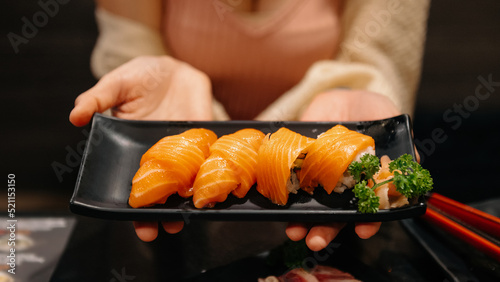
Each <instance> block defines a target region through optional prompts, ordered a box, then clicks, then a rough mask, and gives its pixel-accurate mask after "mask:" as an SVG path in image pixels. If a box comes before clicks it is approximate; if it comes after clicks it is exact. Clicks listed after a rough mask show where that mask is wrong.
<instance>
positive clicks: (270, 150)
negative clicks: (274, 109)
mask: <svg viewBox="0 0 500 282" xmlns="http://www.w3.org/2000/svg"><path fill="white" fill-rule="evenodd" d="M313 141H314V139H313V138H309V137H306V136H303V135H300V134H298V133H296V132H293V131H291V130H289V129H287V128H284V127H283V128H280V129H279V130H278V131H276V132H275V133H273V134H268V135H267V136H266V137H264V141H263V142H262V146H261V147H260V149H259V155H258V166H257V191H259V192H260V193H261V194H262V195H264V196H265V197H267V198H269V199H270V200H271V201H272V202H273V203H275V204H278V205H286V203H287V202H288V194H289V193H290V192H291V193H296V192H297V190H298V189H299V184H298V179H297V176H296V170H297V169H300V162H301V161H302V160H303V158H304V156H305V154H304V152H303V151H304V149H306V148H307V146H308V145H309V144H311V143H312V142H313Z"/></svg>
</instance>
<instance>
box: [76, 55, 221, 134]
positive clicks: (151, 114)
mask: <svg viewBox="0 0 500 282" xmlns="http://www.w3.org/2000/svg"><path fill="white" fill-rule="evenodd" d="M108 109H111V110H112V113H113V115H115V116H117V117H119V118H124V119H140V120H211V119H212V95H211V84H210V80H209V78H208V77H207V76H206V75H205V74H204V73H202V72H200V71H198V70H196V69H195V68H193V67H191V66H190V65H188V64H186V63H183V62H180V61H178V60H175V59H173V58H171V57H167V56H162V57H138V58H136V59H133V60H131V61H130V62H128V63H126V64H124V65H122V66H120V67H119V68H117V69H115V70H113V71H112V72H110V73H109V74H107V75H105V76H104V77H103V78H102V79H101V80H99V82H98V83H97V84H96V85H95V86H94V87H92V88H91V89H89V90H88V91H86V92H84V93H82V94H81V95H80V96H78V98H77V99H76V101H75V107H74V108H73V110H72V111H71V114H70V116H69V120H70V121H71V123H72V124H74V125H76V126H83V125H86V124H87V123H88V122H89V121H90V119H91V118H92V115H93V114H94V113H96V112H100V113H102V112H104V111H106V110H108Z"/></svg>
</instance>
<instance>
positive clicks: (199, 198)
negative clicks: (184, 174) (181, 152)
mask: <svg viewBox="0 0 500 282" xmlns="http://www.w3.org/2000/svg"><path fill="white" fill-rule="evenodd" d="M263 138H264V133H262V132H261V131H259V130H256V129H242V130H239V131H237V132H235V133H233V134H229V135H225V136H222V137H221V138H219V139H218V140H217V141H216V142H215V143H214V144H213V145H212V146H211V147H210V156H209V157H208V158H207V160H206V161H205V162H204V163H203V164H202V165H201V167H200V171H199V172H198V175H197V176H196V179H195V181H194V184H193V190H194V192H193V193H194V194H193V203H194V205H195V207H197V208H203V207H213V206H214V205H215V203H217V202H224V201H225V200H226V199H227V196H228V195H229V193H232V194H233V195H235V196H236V197H238V198H243V197H245V195H246V194H247V192H248V190H250V188H251V187H252V186H253V185H254V184H255V181H256V176H255V168H256V166H257V151H258V149H259V147H260V145H261V143H262V139H263Z"/></svg>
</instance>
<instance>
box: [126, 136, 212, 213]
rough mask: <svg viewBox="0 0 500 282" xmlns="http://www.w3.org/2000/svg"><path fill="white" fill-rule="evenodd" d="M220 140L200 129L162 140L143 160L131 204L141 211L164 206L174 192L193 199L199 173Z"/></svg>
mask: <svg viewBox="0 0 500 282" xmlns="http://www.w3.org/2000/svg"><path fill="white" fill-rule="evenodd" d="M216 140H217V135H216V134H215V133H214V132H213V131H211V130H208V129H202V128H196V129H190V130H187V131H185V132H184V133H181V134H178V135H172V136H167V137H164V138H163V139H161V140H160V141H158V142H157V143H156V144H155V145H153V146H152V147H151V148H150V149H149V150H148V151H147V152H146V153H145V154H144V155H143V156H142V158H141V163H140V167H139V170H138V171H137V173H136V174H135V176H134V178H133V179H132V190H131V191H130V197H129V205H130V206H131V207H133V208H138V207H144V206H151V205H154V204H163V203H165V201H166V200H167V198H168V197H169V196H170V195H172V194H174V193H178V194H179V195H180V196H182V197H186V198H187V197H190V196H192V195H193V190H192V185H193V182H194V179H195V177H196V174H197V173H198V170H199V169H200V166H201V164H202V163H203V162H204V161H205V159H206V158H207V157H208V155H209V150H210V146H211V145H212V144H213V143H214V142H215V141H216Z"/></svg>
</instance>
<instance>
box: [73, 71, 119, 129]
mask: <svg viewBox="0 0 500 282" xmlns="http://www.w3.org/2000/svg"><path fill="white" fill-rule="evenodd" d="M119 80H120V76H118V75H111V74H110V75H106V76H104V77H103V78H102V79H101V80H99V82H98V83H97V84H96V85H95V86H94V87H92V88H90V89H89V90H87V91H85V92H84V93H82V94H80V96H78V98H76V100H75V107H74V108H73V110H72V111H71V113H70V115H69V120H70V122H71V123H72V124H73V125H75V126H84V125H86V124H87V123H89V121H90V119H91V118H92V115H93V114H94V113H96V112H99V113H102V112H104V111H106V110H107V109H109V108H111V107H114V106H115V105H117V104H119V103H120V101H119V96H120V92H121V89H120V81H119Z"/></svg>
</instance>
